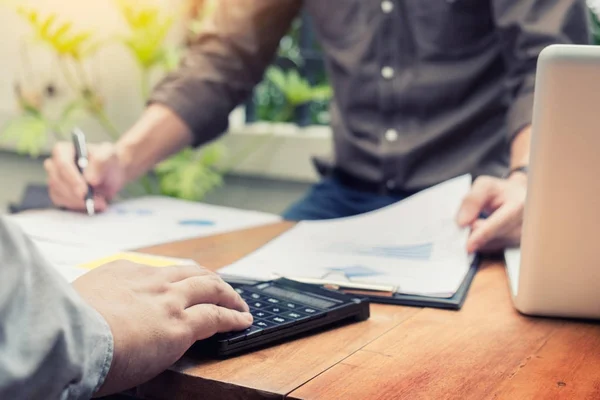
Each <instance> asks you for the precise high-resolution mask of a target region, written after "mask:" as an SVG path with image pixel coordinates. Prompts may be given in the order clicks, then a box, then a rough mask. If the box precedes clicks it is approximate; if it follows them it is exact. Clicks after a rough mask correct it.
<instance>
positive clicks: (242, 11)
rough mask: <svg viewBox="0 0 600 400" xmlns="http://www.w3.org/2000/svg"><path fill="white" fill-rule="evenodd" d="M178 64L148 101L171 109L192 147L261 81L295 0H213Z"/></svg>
mask: <svg viewBox="0 0 600 400" xmlns="http://www.w3.org/2000/svg"><path fill="white" fill-rule="evenodd" d="M216 3H217V5H216V6H215V9H214V10H212V11H211V12H210V14H209V16H208V17H207V20H206V21H205V22H204V26H203V28H202V31H201V33H200V34H199V35H198V37H197V38H196V40H195V41H194V43H193V44H192V45H191V46H190V49H189V51H188V53H187V55H186V56H185V57H184V60H183V62H182V65H181V66H180V68H179V69H178V70H177V71H175V72H173V73H171V74H170V75H168V76H167V77H166V78H165V79H164V80H163V81H162V82H160V83H159V85H158V86H157V88H156V89H155V90H154V92H153V94H152V95H151V98H150V102H149V103H150V104H152V103H160V104H162V105H164V106H166V107H168V108H170V109H171V110H172V111H174V112H175V113H176V114H177V115H178V116H179V117H181V118H182V119H183V121H184V122H185V123H186V124H187V125H188V127H189V128H190V129H191V131H192V132H193V134H194V141H193V144H194V145H195V146H197V145H200V144H203V143H205V142H207V141H209V140H211V139H214V138H215V137H217V136H218V135H219V134H221V133H223V132H224V131H225V130H226V129H227V123H228V116H229V113H230V112H231V111H232V110H233V108H235V107H236V106H237V105H239V104H240V103H241V102H243V101H244V99H246V98H247V97H248V95H249V94H250V93H251V92H252V89H253V87H254V86H255V85H256V84H257V83H258V82H260V80H261V79H262V76H263V73H264V70H265V69H266V67H267V66H268V65H269V64H270V62H271V61H272V59H273V57H274V54H275V51H276V49H277V47H278V45H279V41H280V39H281V38H282V37H283V35H284V34H285V33H286V32H287V30H288V29H289V27H290V25H291V21H292V20H293V18H294V17H295V16H296V15H297V14H298V12H299V9H300V7H301V5H302V2H301V1H300V0H260V1H256V0H227V1H218V2H216Z"/></svg>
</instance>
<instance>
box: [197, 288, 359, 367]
mask: <svg viewBox="0 0 600 400" xmlns="http://www.w3.org/2000/svg"><path fill="white" fill-rule="evenodd" d="M225 280H226V281H227V282H228V283H229V284H230V285H231V286H233V288H234V289H235V290H236V291H237V292H238V293H239V294H240V295H241V296H242V298H243V299H244V300H245V301H246V303H248V306H249V307H250V312H251V313H252V315H253V317H254V322H253V324H252V326H251V327H250V328H248V329H246V330H244V331H240V332H229V333H219V334H217V335H215V336H213V337H211V338H209V339H205V340H202V341H199V342H197V343H196V344H195V345H194V350H196V351H200V352H201V353H203V354H210V355H215V356H218V357H224V356H231V355H235V354H238V353H242V352H246V351H249V350H253V349H256V348H258V347H263V346H265V345H267V344H272V343H275V342H278V341H281V340H283V339H288V338H291V337H293V336H296V335H298V334H301V333H305V332H308V331H311V330H313V329H316V328H322V327H327V326H330V325H333V324H336V323H339V322H342V321H347V320H349V321H364V320H366V319H368V318H369V301H368V300H367V299H365V298H361V297H357V296H350V295H346V294H343V293H341V292H337V291H333V290H328V289H325V288H322V287H319V286H315V285H309V284H306V283H300V282H296V281H292V280H289V279H285V278H281V279H277V280H274V281H268V282H260V283H255V284H250V285H249V284H246V283H240V282H236V281H234V280H231V279H225Z"/></svg>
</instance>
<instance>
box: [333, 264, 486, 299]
mask: <svg viewBox="0 0 600 400" xmlns="http://www.w3.org/2000/svg"><path fill="white" fill-rule="evenodd" d="M479 260H480V257H479V256H478V255H476V256H475V257H474V258H473V262H472V263H471V266H470V268H469V271H468V272H467V275H466V276H465V279H464V280H463V283H462V284H461V285H460V287H459V288H458V290H457V291H456V293H455V294H454V296H452V297H447V298H440V297H429V296H418V295H412V294H402V293H390V294H387V293H386V294H377V292H366V291H354V290H342V292H345V293H355V294H360V295H361V296H363V297H366V298H368V299H369V300H370V301H371V303H382V304H395V305H399V306H410V307H428V308H442V309H446V310H460V309H461V308H462V306H463V304H464V303H465V299H466V298H467V294H468V293H469V288H470V287H471V283H472V282H473V278H474V277H475V274H476V273H477V269H478V268H479Z"/></svg>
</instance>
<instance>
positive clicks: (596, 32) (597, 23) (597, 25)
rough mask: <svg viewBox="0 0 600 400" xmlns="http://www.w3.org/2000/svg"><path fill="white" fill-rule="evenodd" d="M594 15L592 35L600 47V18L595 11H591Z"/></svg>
mask: <svg viewBox="0 0 600 400" xmlns="http://www.w3.org/2000/svg"><path fill="white" fill-rule="evenodd" d="M590 14H591V15H592V34H593V36H594V43H596V44H597V45H600V16H598V15H597V14H596V13H594V12H593V11H590Z"/></svg>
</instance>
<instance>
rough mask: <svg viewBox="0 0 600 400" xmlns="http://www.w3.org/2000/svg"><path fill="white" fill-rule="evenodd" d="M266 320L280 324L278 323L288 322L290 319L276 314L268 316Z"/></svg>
mask: <svg viewBox="0 0 600 400" xmlns="http://www.w3.org/2000/svg"><path fill="white" fill-rule="evenodd" d="M268 321H271V322H274V323H276V324H278V325H280V324H285V323H286V322H289V321H290V320H289V319H287V318H283V317H279V316H276V317H271V318H269V319H268Z"/></svg>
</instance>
